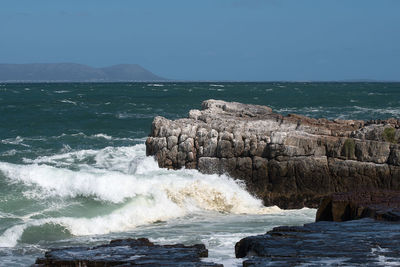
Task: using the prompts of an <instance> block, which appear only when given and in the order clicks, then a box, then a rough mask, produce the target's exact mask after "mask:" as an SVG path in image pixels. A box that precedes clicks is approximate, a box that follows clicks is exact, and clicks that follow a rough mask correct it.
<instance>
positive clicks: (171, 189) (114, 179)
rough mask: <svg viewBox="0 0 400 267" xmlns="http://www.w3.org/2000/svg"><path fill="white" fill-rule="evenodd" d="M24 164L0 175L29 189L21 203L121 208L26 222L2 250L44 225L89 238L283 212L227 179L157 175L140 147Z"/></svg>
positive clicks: (189, 173)
mask: <svg viewBox="0 0 400 267" xmlns="http://www.w3.org/2000/svg"><path fill="white" fill-rule="evenodd" d="M89 159H90V161H89ZM25 162H26V163H28V164H11V163H5V162H0V172H2V173H3V174H4V176H5V177H7V180H8V181H9V182H10V183H21V184H24V185H25V186H26V187H27V189H26V191H25V192H24V195H25V197H29V198H33V199H48V200H49V201H51V199H54V198H56V199H60V198H61V199H65V200H68V201H71V199H73V198H76V197H86V198H93V199H95V200H98V201H104V202H111V203H120V204H122V207H121V208H119V209H117V210H114V211H113V212H111V213H109V214H107V215H102V216H99V217H95V218H84V217H80V218H72V217H57V218H46V219H30V217H28V218H27V220H25V222H24V223H23V224H20V225H15V226H13V227H11V228H9V229H7V230H6V231H5V232H4V233H3V234H2V235H1V236H0V246H14V245H15V244H16V242H17V241H18V239H19V238H20V237H21V235H22V234H23V232H24V230H25V229H26V228H27V227H31V226H38V225H43V224H46V223H52V224H59V225H62V226H63V227H65V228H66V229H68V230H69V231H70V232H71V233H72V234H73V235H93V234H107V233H110V232H119V231H127V230H130V229H133V228H135V227H137V226H138V225H144V224H148V223H151V222H155V221H165V220H168V219H171V218H177V217H181V216H184V215H187V214H191V213H193V212H201V211H214V212H223V213H233V214H268V213H279V212H281V210H280V209H279V208H278V207H269V208H266V207H264V206H263V205H262V202H261V201H260V200H258V199H256V198H254V197H253V196H251V195H250V194H249V193H248V192H247V191H246V190H245V189H244V187H243V185H242V184H240V183H238V182H236V181H234V180H233V179H231V178H230V177H228V176H225V175H222V176H218V175H206V174H201V173H199V172H198V171H196V170H176V171H174V170H167V169H160V168H159V167H158V165H157V163H156V162H155V161H154V159H153V158H151V157H146V156H145V146H144V144H140V145H135V146H131V147H107V148H105V149H101V150H80V151H70V152H67V153H62V154H57V155H53V156H43V157H39V158H37V159H35V160H25ZM88 162H90V164H89V163H88Z"/></svg>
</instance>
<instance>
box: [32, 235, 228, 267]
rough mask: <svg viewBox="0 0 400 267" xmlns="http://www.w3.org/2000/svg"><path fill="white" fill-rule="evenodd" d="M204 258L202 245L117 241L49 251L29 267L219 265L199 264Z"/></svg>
mask: <svg viewBox="0 0 400 267" xmlns="http://www.w3.org/2000/svg"><path fill="white" fill-rule="evenodd" d="M207 256H208V250H207V249H206V248H205V246H204V245H203V244H197V245H193V246H184V245H181V244H177V245H156V244H153V243H152V242H150V241H149V240H148V239H147V238H139V239H119V240H113V241H111V242H110V244H107V245H100V246H96V247H92V248H87V247H71V248H61V249H52V250H50V251H48V252H46V253H45V256H44V257H43V258H39V259H37V260H36V264H35V265H33V266H96V267H97V266H204V267H206V266H207V267H208V266H222V265H220V264H214V263H210V262H202V261H201V258H203V257H207Z"/></svg>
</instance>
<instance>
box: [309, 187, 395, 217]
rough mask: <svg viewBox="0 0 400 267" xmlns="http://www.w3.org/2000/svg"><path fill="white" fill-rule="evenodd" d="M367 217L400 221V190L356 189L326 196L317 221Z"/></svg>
mask: <svg viewBox="0 0 400 267" xmlns="http://www.w3.org/2000/svg"><path fill="white" fill-rule="evenodd" d="M365 217H370V218H374V219H376V220H384V221H400V191H389V190H384V191H355V192H348V193H336V194H332V195H330V196H328V197H325V198H324V199H323V200H322V201H321V204H320V206H319V208H318V211H317V216H316V221H336V222H341V221H348V220H356V219H361V218H365Z"/></svg>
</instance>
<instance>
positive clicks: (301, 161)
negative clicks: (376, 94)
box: [146, 100, 400, 208]
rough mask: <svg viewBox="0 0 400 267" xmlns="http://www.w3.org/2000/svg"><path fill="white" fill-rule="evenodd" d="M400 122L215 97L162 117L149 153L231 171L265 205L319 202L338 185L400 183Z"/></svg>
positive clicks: (169, 164) (165, 161) (165, 162)
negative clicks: (285, 111)
mask: <svg viewBox="0 0 400 267" xmlns="http://www.w3.org/2000/svg"><path fill="white" fill-rule="evenodd" d="M399 128H400V121H399V120H396V119H388V120H375V121H368V122H365V121H359V120H334V121H330V120H327V119H313V118H308V117H304V116H301V115H294V114H289V115H288V116H283V115H280V114H276V113H273V112H272V110H271V108H269V107H266V106H257V105H246V104H241V103H236V102H224V101H219V100H207V101H204V102H203V103H202V110H201V111H200V110H191V111H190V112H189V117H188V118H185V119H178V120H174V121H172V120H168V119H166V118H163V117H156V118H154V121H153V124H152V130H151V134H150V137H149V138H148V139H147V141H146V152H147V155H154V156H155V158H156V160H157V161H158V164H159V166H160V167H165V168H173V169H178V168H183V167H185V168H196V169H198V170H199V171H201V172H203V173H218V174H222V173H227V174H229V175H230V176H232V177H234V178H238V179H242V180H244V181H245V183H246V185H247V187H248V189H249V190H250V191H251V192H252V193H254V194H255V195H257V196H258V197H259V198H261V199H263V201H264V204H265V205H278V206H280V207H282V208H300V207H304V206H307V207H317V206H318V204H319V202H320V200H321V198H322V197H323V196H326V195H328V194H330V193H333V192H346V191H351V190H356V189H357V188H359V187H362V188H364V189H370V188H374V189H396V190H398V189H400V145H399V144H398V141H399V139H400V129H399Z"/></svg>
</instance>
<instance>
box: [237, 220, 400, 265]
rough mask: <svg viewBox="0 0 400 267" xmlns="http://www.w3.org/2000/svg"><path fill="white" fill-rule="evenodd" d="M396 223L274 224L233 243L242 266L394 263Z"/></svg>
mask: <svg viewBox="0 0 400 267" xmlns="http://www.w3.org/2000/svg"><path fill="white" fill-rule="evenodd" d="M399 242H400V224H398V223H388V222H377V221H374V220H372V219H362V220H354V221H348V222H341V223H338V222H317V223H311V224H306V225H304V226H297V227H287V226H282V227H276V228H274V229H273V230H272V231H269V232H268V233H267V234H264V235H259V236H250V237H246V238H244V239H242V240H240V241H239V242H238V243H237V244H236V246H235V253H236V257H238V258H243V257H248V259H247V260H245V261H244V262H243V266H397V265H398V264H399V262H400V246H399V245H398V244H399Z"/></svg>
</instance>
